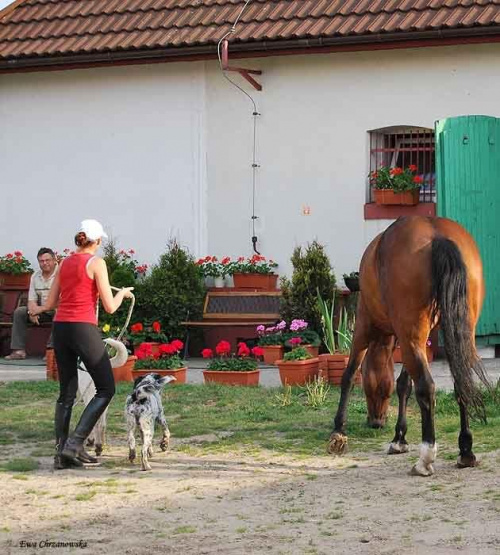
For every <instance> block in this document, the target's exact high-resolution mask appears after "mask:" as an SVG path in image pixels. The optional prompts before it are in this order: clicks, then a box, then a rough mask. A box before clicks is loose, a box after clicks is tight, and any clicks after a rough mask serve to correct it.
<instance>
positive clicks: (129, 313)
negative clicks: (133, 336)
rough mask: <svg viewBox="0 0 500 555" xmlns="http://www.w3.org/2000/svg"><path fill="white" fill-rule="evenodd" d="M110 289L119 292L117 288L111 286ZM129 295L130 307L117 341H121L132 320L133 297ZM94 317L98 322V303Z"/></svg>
mask: <svg viewBox="0 0 500 555" xmlns="http://www.w3.org/2000/svg"><path fill="white" fill-rule="evenodd" d="M110 287H111V289H114V290H115V291H120V288H119V287H113V286H112V285H111V286H110ZM130 294H131V295H132V297H131V299H130V306H129V307H128V314H127V318H126V320H125V324H124V326H123V328H122V330H121V332H120V333H119V334H118V337H117V338H116V340H117V341H121V339H122V337H123V336H124V334H125V332H126V331H127V328H128V325H129V324H130V319H131V318H132V312H133V310H134V306H135V296H134V294H133V293H130ZM96 317H97V321H99V303H97V308H96Z"/></svg>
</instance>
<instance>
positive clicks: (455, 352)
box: [431, 236, 490, 422]
mask: <svg viewBox="0 0 500 555" xmlns="http://www.w3.org/2000/svg"><path fill="white" fill-rule="evenodd" d="M431 264H432V301H433V302H432V305H433V316H439V319H440V327H441V330H442V332H443V335H444V349H445V352H446V356H447V358H448V363H449V365H450V371H451V374H452V376H453V382H454V384H455V392H456V394H457V396H458V397H459V398H460V399H461V400H462V401H463V403H464V404H465V405H466V406H468V407H470V412H471V416H473V417H476V418H479V419H480V420H482V421H484V422H485V421H486V413H485V408H484V403H483V396H482V394H481V391H480V390H479V389H478V388H477V386H476V384H475V383H474V378H473V374H474V373H475V374H476V375H477V376H478V378H479V379H480V380H481V381H482V382H483V383H484V384H485V385H487V386H489V385H490V384H489V381H488V378H487V376H486V372H485V368H484V365H483V363H482V361H481V359H480V358H479V357H478V355H477V352H476V349H475V346H474V341H473V337H472V333H473V331H472V330H473V328H472V322H471V321H470V316H469V306H468V298H467V289H468V284H467V269H466V267H465V264H464V260H463V258H462V254H461V253H460V250H459V249H458V247H457V245H456V244H455V243H454V242H453V241H451V240H450V239H447V238H446V237H442V236H437V237H435V238H434V239H433V241H432V255H431Z"/></svg>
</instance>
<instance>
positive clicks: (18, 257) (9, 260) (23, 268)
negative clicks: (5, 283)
mask: <svg viewBox="0 0 500 555" xmlns="http://www.w3.org/2000/svg"><path fill="white" fill-rule="evenodd" d="M0 272H3V273H5V274H14V275H19V274H26V273H28V272H33V268H32V267H31V264H30V261H29V260H28V259H27V258H26V257H25V256H24V255H23V253H22V252H21V251H14V252H9V253H7V254H5V255H4V256H0Z"/></svg>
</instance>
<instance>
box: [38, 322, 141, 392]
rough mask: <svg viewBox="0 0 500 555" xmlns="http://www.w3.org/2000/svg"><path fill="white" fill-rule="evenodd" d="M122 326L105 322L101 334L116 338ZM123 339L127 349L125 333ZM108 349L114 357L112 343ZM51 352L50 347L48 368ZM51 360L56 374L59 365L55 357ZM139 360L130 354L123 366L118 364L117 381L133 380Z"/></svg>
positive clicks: (114, 373)
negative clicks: (135, 366)
mask: <svg viewBox="0 0 500 555" xmlns="http://www.w3.org/2000/svg"><path fill="white" fill-rule="evenodd" d="M121 329H122V328H121V327H120V326H115V327H111V325H110V324H104V326H102V327H101V332H102V333H101V335H102V337H103V339H107V338H110V339H116V338H117V337H118V336H119V334H120V331H121ZM121 341H122V342H123V343H124V344H125V346H127V350H128V347H129V342H128V340H127V335H126V334H125V335H124V336H123V337H122V338H121ZM106 350H107V351H108V354H109V355H110V357H113V356H114V354H115V351H114V349H113V347H111V346H110V345H108V346H107V347H106ZM49 352H52V353H53V350H51V349H49V350H47V353H46V355H47V370H48V369H49ZM50 360H51V361H53V364H54V366H55V369H54V370H53V372H54V374H55V375H57V365H56V363H55V358H53V357H50ZM136 360H137V357H136V356H135V355H131V354H129V355H128V358H127V362H125V364H123V365H122V366H117V367H115V368H113V369H112V370H113V376H114V378H115V382H131V381H133V377H132V370H133V369H134V364H135V361H136Z"/></svg>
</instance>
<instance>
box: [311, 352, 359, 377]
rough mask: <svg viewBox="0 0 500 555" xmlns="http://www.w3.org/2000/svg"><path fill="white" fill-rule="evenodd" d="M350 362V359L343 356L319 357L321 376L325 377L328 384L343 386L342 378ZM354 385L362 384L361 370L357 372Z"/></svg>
mask: <svg viewBox="0 0 500 555" xmlns="http://www.w3.org/2000/svg"><path fill="white" fill-rule="evenodd" d="M348 362H349V357H348V356H346V355H342V354H335V355H319V368H320V375H321V376H323V379H324V380H326V381H327V382H328V383H331V384H333V385H341V383H342V376H343V375H344V372H345V369H346V368H347V363H348ZM354 383H355V384H356V385H360V384H361V370H358V371H357V373H356V376H355V378H354Z"/></svg>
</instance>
